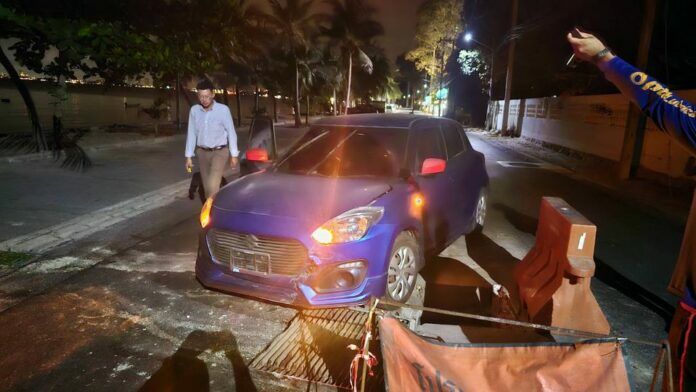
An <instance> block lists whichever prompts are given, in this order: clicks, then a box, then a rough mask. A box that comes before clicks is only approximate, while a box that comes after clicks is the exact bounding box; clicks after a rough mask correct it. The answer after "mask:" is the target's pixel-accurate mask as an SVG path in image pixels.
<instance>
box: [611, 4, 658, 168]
mask: <svg viewBox="0 0 696 392" xmlns="http://www.w3.org/2000/svg"><path fill="white" fill-rule="evenodd" d="M656 8H657V0H644V1H643V24H642V27H641V31H640V43H639V46H638V57H637V58H636V67H637V68H639V69H643V70H645V69H646V68H647V67H648V55H649V54H650V41H651V40H652V33H653V26H654V25H655V11H656ZM646 121H647V118H646V117H645V115H644V114H643V113H641V111H640V109H639V108H638V107H637V106H636V105H634V104H632V103H629V106H628V117H627V119H626V130H625V132H624V140H623V146H622V148H621V159H620V160H619V178H620V179H622V180H627V179H629V178H631V177H633V175H634V174H635V171H636V169H637V168H638V166H640V157H641V155H642V154H643V137H644V136H645V122H646Z"/></svg>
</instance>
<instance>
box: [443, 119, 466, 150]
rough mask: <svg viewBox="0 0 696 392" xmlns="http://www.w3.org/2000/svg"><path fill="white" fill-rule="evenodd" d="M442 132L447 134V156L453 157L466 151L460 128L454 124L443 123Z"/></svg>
mask: <svg viewBox="0 0 696 392" xmlns="http://www.w3.org/2000/svg"><path fill="white" fill-rule="evenodd" d="M442 134H443V135H444V136H445V145H446V146H447V156H448V157H449V158H452V157H454V156H456V155H457V154H459V153H460V152H462V151H464V144H463V143H462V137H461V135H460V134H459V130H458V129H457V127H455V126H454V125H452V124H443V125H442Z"/></svg>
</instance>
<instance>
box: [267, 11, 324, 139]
mask: <svg viewBox="0 0 696 392" xmlns="http://www.w3.org/2000/svg"><path fill="white" fill-rule="evenodd" d="M268 3H269V4H270V6H271V12H270V14H269V15H268V20H269V22H270V25H271V26H272V27H273V28H274V29H275V33H276V37H277V39H278V43H279V44H280V46H281V47H282V48H283V51H284V52H285V53H286V54H287V55H288V56H289V57H290V58H291V59H292V63H293V68H294V74H295V75H294V76H295V88H294V94H293V107H294V110H295V126H296V127H300V126H302V119H301V118H300V81H301V80H300V79H301V73H300V67H301V65H302V56H304V55H306V54H307V53H308V52H309V49H310V47H311V45H312V37H313V36H314V35H315V34H316V32H317V28H318V22H319V15H318V14H316V13H314V12H313V11H312V6H313V4H314V1H313V0H285V1H284V2H281V0H268Z"/></svg>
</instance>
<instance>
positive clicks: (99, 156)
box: [0, 127, 305, 243]
mask: <svg viewBox="0 0 696 392" xmlns="http://www.w3.org/2000/svg"><path fill="white" fill-rule="evenodd" d="M304 131H305V129H295V128H285V127H278V142H279V144H281V145H283V146H287V145H289V144H290V143H291V142H292V141H294V140H295V139H296V138H297V137H299V136H300V135H301V134H303V133H304ZM238 137H239V145H240V148H242V149H243V148H244V147H245V146H246V141H247V128H241V129H240V131H239V135H238ZM183 150H184V138H183V136H175V137H172V140H170V141H164V142H160V143H152V144H146V143H142V144H138V145H136V146H131V147H127V148H113V149H105V150H100V151H96V152H90V153H89V157H90V159H91V160H92V163H93V166H92V168H90V169H89V170H87V171H86V172H84V173H81V172H75V171H70V170H66V169H62V168H60V164H59V163H56V162H53V161H52V160H50V159H48V160H35V161H27V162H19V163H0V183H2V184H3V186H2V187H0V200H2V203H0V243H1V242H3V241H5V240H9V239H12V238H16V237H20V236H22V235H26V234H30V233H35V232H37V231H39V230H43V229H46V228H49V227H52V226H54V225H58V224H61V223H64V222H67V221H70V220H72V219H75V218H78V217H81V216H84V215H86V214H88V213H90V212H93V211H96V210H100V209H103V208H107V207H109V206H112V205H115V204H117V203H120V202H123V201H125V200H129V199H130V200H135V199H137V198H138V197H139V196H141V195H144V194H147V193H148V192H153V191H156V190H160V189H162V188H164V187H166V186H168V185H171V184H174V183H176V182H178V181H186V180H187V179H188V178H190V174H187V173H186V172H185V171H184V170H183V163H182V162H183V161H184V160H183ZM184 193H185V191H184V192H182V194H184ZM136 204H137V202H136Z"/></svg>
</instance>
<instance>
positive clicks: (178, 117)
mask: <svg viewBox="0 0 696 392" xmlns="http://www.w3.org/2000/svg"><path fill="white" fill-rule="evenodd" d="M179 94H181V73H180V72H179V71H178V70H177V71H176V94H175V96H176V133H181V115H180V113H181V106H180V105H179Z"/></svg>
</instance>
